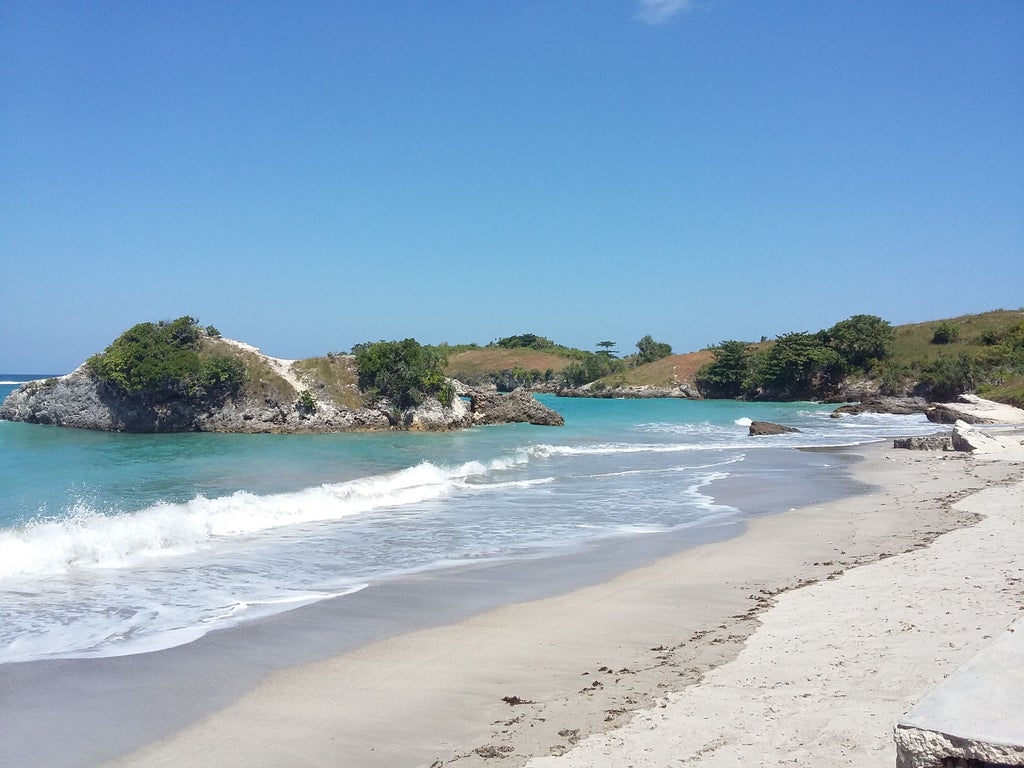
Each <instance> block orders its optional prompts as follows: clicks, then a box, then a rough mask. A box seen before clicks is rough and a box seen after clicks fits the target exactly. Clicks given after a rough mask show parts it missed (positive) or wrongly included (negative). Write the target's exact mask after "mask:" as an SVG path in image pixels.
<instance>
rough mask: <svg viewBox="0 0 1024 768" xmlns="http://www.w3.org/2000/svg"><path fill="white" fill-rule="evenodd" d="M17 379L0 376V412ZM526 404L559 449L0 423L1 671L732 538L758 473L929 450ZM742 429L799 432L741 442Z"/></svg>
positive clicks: (760, 413)
mask: <svg viewBox="0 0 1024 768" xmlns="http://www.w3.org/2000/svg"><path fill="white" fill-rule="evenodd" d="M32 378H41V377H39V376H34V375H32V376H26V375H12V374H0V382H2V383H0V398H3V397H6V396H7V394H9V393H10V392H11V391H13V390H14V389H15V387H16V386H17V384H18V383H20V382H23V381H26V380H29V379H32ZM540 399H542V400H543V401H544V402H546V403H547V404H548V405H550V406H552V407H553V408H555V409H556V410H558V411H559V412H561V413H562V414H563V415H564V416H565V419H566V424H565V426H564V427H561V428H555V427H537V426H531V425H523V424H518V425H504V426H490V427H478V428H473V429H469V430H465V431H459V432H450V433H437V434H419V433H398V432H396V433H382V434H336V435H218V434H180V435H126V434H115V433H103V432H89V431H80V430H69V429H62V428H58V427H47V426H39V425H32V424H20V423H12V422H0V663H5V662H16V661H24V660H30V659H41V658H78V657H97V656H116V655H122V654H132V653H140V652H144V651H150V650H155V649H160V648H167V647H171V646H174V645H179V644H182V643H187V642H189V641H191V640H193V639H196V638H198V637H200V636H202V635H203V634H205V633H207V632H209V631H211V630H215V629H218V628H221V627H226V626H230V625H232V624H237V623H239V622H243V621H247V620H250V619H254V618H258V617H262V616H267V615H270V614H273V613H279V612H282V611H287V610H289V609H291V608H294V607H297V606H301V605H305V604H308V603H311V602H315V601H319V600H323V599H325V598H329V597H334V596H339V595H345V594H347V593H351V592H353V591H356V590H359V589H362V588H364V587H365V586H366V585H368V584H372V583H375V582H383V581H386V580H390V579H396V578H401V577H402V576H403V575H406V574H410V573H415V572H419V571H425V570H434V569H445V568H452V567H457V566H460V565H464V564H467V563H484V562H499V561H508V560H521V561H524V562H525V561H527V560H530V559H534V558H543V557H549V556H552V555H555V554H559V553H566V552H570V551H574V550H580V549H582V548H586V547H588V546H593V545H594V544H595V543H597V542H607V541H614V540H616V539H621V538H625V537H645V536H646V537H651V536H659V535H661V534H663V533H665V532H669V531H675V532H679V531H683V532H685V531H688V530H693V531H695V532H697V531H700V530H706V529H707V528H710V527H717V526H722V525H730V524H735V523H736V522H737V521H741V520H743V519H744V518H745V517H747V516H749V515H750V514H751V509H744V508H739V507H735V506H727V505H725V504H722V503H719V502H718V501H717V500H716V493H717V489H719V488H722V487H723V486H722V481H724V480H725V479H726V478H729V477H733V478H736V477H741V476H742V475H743V473H745V472H752V471H753V470H752V468H753V467H755V466H756V467H758V468H759V469H758V471H759V472H762V473H763V471H764V467H765V466H766V458H770V455H771V452H777V453H779V455H782V453H781V452H785V453H787V454H794V453H796V452H795V451H793V449H795V448H799V447H822V446H834V445H852V444H857V443H863V442H868V441H874V440H878V439H882V438H887V437H892V436H902V435H911V434H927V433H930V432H933V431H934V426H933V425H931V424H929V423H928V422H927V421H926V420H925V419H924V417H923V416H891V415H862V416H857V417H846V418H843V419H832V418H829V413H830V412H831V411H832V409H833V406H822V405H816V404H812V403H775V404H773V403H742V402H733V401H698V402H691V401H686V400H675V399H672V400H584V399H570V398H556V397H553V396H542V397H541V398H540ZM752 419H756V420H767V421H775V422H779V423H784V424H788V425H792V426H795V427H797V428H798V429H800V430H801V431H800V432H799V433H791V434H786V435H780V436H774V437H761V438H751V437H749V436H748V435H747V426H748V425H749V423H750V420H752ZM804 456H805V458H804V459H802V461H801V463H800V467H799V475H798V476H797V477H794V478H792V481H793V482H799V483H801V487H802V489H803V496H802V498H807V499H808V500H810V497H809V496H808V494H810V496H813V494H814V489H815V487H816V477H818V476H821V477H825V476H826V475H827V474H828V473H829V472H830V471H834V470H830V456H829V454H827V453H808V454H804ZM751 459H758V460H757V461H752V460H751ZM768 464H769V465H770V464H771V462H770V461H769V462H768ZM783 481H785V478H783ZM820 487H824V485H820ZM741 506H743V505H741Z"/></svg>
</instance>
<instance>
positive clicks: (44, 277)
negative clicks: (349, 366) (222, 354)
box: [0, 0, 1024, 372]
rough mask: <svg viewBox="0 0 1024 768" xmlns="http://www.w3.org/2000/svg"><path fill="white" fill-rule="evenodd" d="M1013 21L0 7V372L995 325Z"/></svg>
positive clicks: (824, 13)
mask: <svg viewBox="0 0 1024 768" xmlns="http://www.w3.org/2000/svg"><path fill="white" fill-rule="evenodd" d="M1021 40H1024V3H1021V2H1018V1H1017V0H1009V1H1007V2H985V1H979V2H961V1H957V0H941V1H939V2H936V1H934V0H927V1H926V2H915V1H913V0H900V1H898V2H897V1H895V0H894V1H893V2H873V1H872V0H860V1H858V2H846V1H843V0H834V1H832V0H830V1H829V2H821V0H778V1H766V0H691V1H690V2H686V1H685V0H659V1H658V2H648V3H640V2H637V0H595V2H590V3H569V2H562V1H561V0H546V1H545V2H533V1H532V0H524V1H523V2H481V0H443V2H442V1H441V0H436V1H435V2H426V1H424V2H411V1H410V2H379V1H378V0H372V1H371V0H365V1H364V0H346V1H345V2H341V1H340V0H339V1H338V2H295V3H281V2H273V3H271V2H267V3H264V2H241V3H209V2H205V1H204V2H188V1H187V0H180V1H176V2H173V3H170V2H169V3H152V2H117V3H115V2H91V3H86V2H81V3H66V2H46V0H27V1H26V0H5V1H4V2H3V3H0V270H2V272H0V274H2V275H3V278H2V281H0V297H2V302H3V308H2V310H0V370H6V371H8V372H16V371H24V372H61V371H65V370H70V369H71V368H73V367H74V366H75V365H77V364H78V363H79V362H81V361H82V360H83V359H85V358H86V357H88V356H89V355H90V354H92V353H94V352H98V351H101V350H102V349H103V348H104V347H105V346H106V345H107V344H108V343H109V342H110V341H112V340H113V339H114V338H115V337H116V336H117V335H118V334H119V333H120V332H121V331H123V330H124V329H126V328H127V327H129V326H131V325H133V324H134V323H136V322H140V321H143V320H160V319H172V318H175V317H178V316H180V315H183V314H191V315H194V316H197V317H198V318H199V319H200V321H201V322H202V323H203V324H213V325H216V326H217V327H218V328H219V329H220V330H221V331H222V332H223V333H224V334H225V335H227V336H231V337H234V338H239V339H242V340H245V341H248V342H250V343H252V344H255V345H257V346H259V347H261V348H262V349H263V350H264V351H265V352H267V353H269V354H272V355H276V356H280V357H305V356H312V355H320V354H324V353H326V352H328V351H344V350H347V349H349V348H350V347H351V346H352V345H353V344H355V343H358V342H362V341H374V340H378V339H400V338H405V337H409V336H412V337H415V338H417V339H418V340H420V341H421V342H424V343H439V342H444V341H447V342H450V343H460V342H477V343H480V344H485V343H487V342H489V341H492V340H493V339H496V338H499V337H501V336H507V335H510V334H514V333H523V332H533V333H539V334H542V335H545V336H548V337H550V338H552V339H554V340H556V341H558V342H561V343H564V344H570V345H574V346H579V347H583V348H588V349H593V348H594V345H595V343H596V342H597V341H599V340H603V339H610V340H615V341H617V342H618V345H619V350H620V351H621V352H623V353H628V352H629V351H632V349H633V346H634V344H635V342H636V341H637V340H638V339H639V338H640V337H642V336H643V335H645V334H648V333H649V334H651V335H653V336H654V338H655V339H657V340H659V341H665V342H668V343H670V344H671V345H672V346H673V348H674V349H675V350H676V351H680V352H681V351H690V350H693V349H699V348H701V347H704V346H708V345H710V344H714V343H717V342H719V341H722V340H724V339H733V338H735V339H744V340H747V339H758V338H760V337H761V336H762V335H768V336H772V335H775V334H780V333H786V332H790V331H816V330H819V329H821V328H825V327H828V326H830V325H832V324H833V323H835V322H836V321H838V320H842V319H845V318H846V317H849V316H850V315H852V314H858V313H867V314H877V315H880V316H881V317H883V318H885V319H887V320H889V321H890V322H893V323H895V324H898V323H905V322H915V321H920V320H929V319H935V318H940V317H949V316H953V315H958V314H962V313H967V312H976V311H985V310H989V309H996V308H1007V309H1017V308H1021V307H1022V306H1024V45H1021Z"/></svg>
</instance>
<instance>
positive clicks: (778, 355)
mask: <svg viewBox="0 0 1024 768" xmlns="http://www.w3.org/2000/svg"><path fill="white" fill-rule="evenodd" d="M841 374H842V358H840V356H839V353H838V352H836V351H835V350H834V349H830V348H829V347H827V346H825V344H824V342H823V341H822V337H821V335H820V334H816V333H802V332H798V333H787V334H784V335H782V336H779V337H778V338H777V339H776V340H775V343H774V344H772V346H771V348H770V349H768V351H767V352H765V353H764V355H761V356H758V361H757V365H756V367H755V370H754V372H753V380H754V383H755V384H756V385H757V386H758V387H760V388H763V389H764V390H766V391H767V392H769V393H771V394H775V395H781V396H785V397H796V396H800V395H805V394H808V393H810V392H811V391H812V390H814V389H815V388H817V386H818V385H819V384H820V383H822V381H824V382H830V381H835V380H838V379H839V378H840V377H841Z"/></svg>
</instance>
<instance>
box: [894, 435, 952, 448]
mask: <svg viewBox="0 0 1024 768" xmlns="http://www.w3.org/2000/svg"><path fill="white" fill-rule="evenodd" d="M892 447H893V448H908V449H910V450H912V451H951V450H953V441H952V440H951V439H950V438H949V437H942V436H939V435H931V436H927V437H897V438H895V439H894V440H893V441H892Z"/></svg>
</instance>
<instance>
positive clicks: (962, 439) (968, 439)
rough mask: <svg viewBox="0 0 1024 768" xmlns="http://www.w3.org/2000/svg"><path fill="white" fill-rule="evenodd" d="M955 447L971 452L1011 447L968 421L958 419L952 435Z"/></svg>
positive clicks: (994, 450)
mask: <svg viewBox="0 0 1024 768" xmlns="http://www.w3.org/2000/svg"><path fill="white" fill-rule="evenodd" d="M951 440H952V442H953V448H954V450H957V451H968V452H969V453H997V452H999V451H1005V450H1006V449H1007V448H1009V447H1010V445H1009V444H1008V443H1004V442H1003V441H1002V440H1000V439H999V438H997V437H993V436H992V435H987V434H985V433H984V432H982V431H981V430H980V429H978V428H977V427H975V426H972V425H971V424H968V423H967V422H966V421H958V422H956V424H955V425H954V426H953V435H952V437H951Z"/></svg>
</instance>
